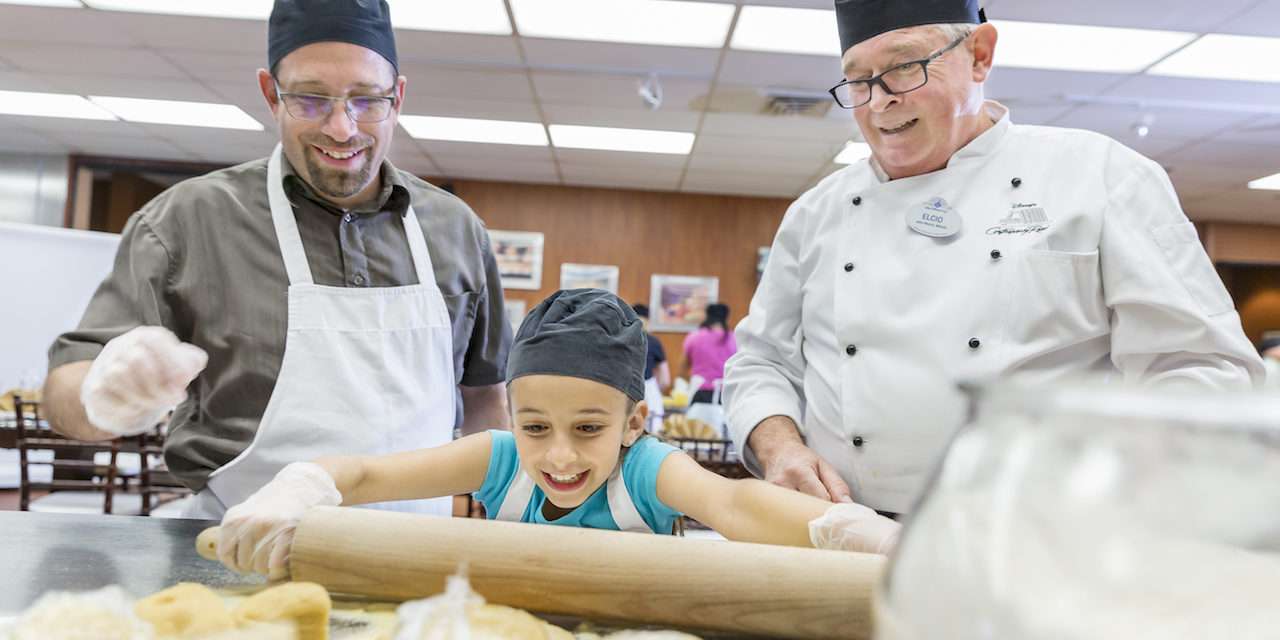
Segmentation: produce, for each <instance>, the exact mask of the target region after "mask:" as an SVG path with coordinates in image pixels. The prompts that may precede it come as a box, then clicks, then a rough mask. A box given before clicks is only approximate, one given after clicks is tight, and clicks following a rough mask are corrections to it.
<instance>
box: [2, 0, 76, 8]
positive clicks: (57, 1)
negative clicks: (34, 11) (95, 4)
mask: <svg viewBox="0 0 1280 640" xmlns="http://www.w3.org/2000/svg"><path fill="white" fill-rule="evenodd" d="M0 4H26V5H31V6H33V7H75V8H77V9H83V8H84V5H83V4H80V0H0Z"/></svg>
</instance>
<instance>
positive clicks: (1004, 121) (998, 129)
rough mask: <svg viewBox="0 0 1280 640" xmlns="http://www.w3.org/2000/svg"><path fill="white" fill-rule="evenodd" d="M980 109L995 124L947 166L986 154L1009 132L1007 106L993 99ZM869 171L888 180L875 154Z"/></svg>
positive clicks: (958, 153)
mask: <svg viewBox="0 0 1280 640" xmlns="http://www.w3.org/2000/svg"><path fill="white" fill-rule="evenodd" d="M982 110H983V112H985V113H986V114H987V117H989V118H991V120H992V121H993V122H995V125H993V126H992V127H991V128H990V129H987V130H986V131H983V132H982V133H981V134H979V135H978V137H976V138H974V139H973V140H971V141H969V144H967V145H965V146H963V147H961V148H960V150H959V151H957V152H955V154H953V155H952V156H951V159H950V160H948V161H947V166H948V167H950V166H951V165H952V163H954V162H956V161H957V160H965V159H967V158H980V157H982V156H985V155H988V154H990V153H992V152H994V151H995V150H996V148H997V147H999V146H1000V143H1001V142H1002V141H1003V140H1004V136H1005V134H1006V133H1008V132H1009V127H1010V125H1011V124H1012V122H1011V121H1010V120H1009V108H1008V107H1006V106H1004V105H1002V104H1000V103H999V102H996V101H995V100H987V101H985V102H983V103H982ZM870 160H871V171H872V172H873V173H874V174H875V176H876V179H877V180H879V181H880V182H889V174H887V173H885V171H884V169H882V168H880V163H879V162H876V159H875V156H872V157H871V159H870Z"/></svg>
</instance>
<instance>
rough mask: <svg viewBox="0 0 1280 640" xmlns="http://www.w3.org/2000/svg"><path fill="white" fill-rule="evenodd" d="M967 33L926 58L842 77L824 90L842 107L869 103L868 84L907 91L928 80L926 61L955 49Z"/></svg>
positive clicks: (890, 91)
mask: <svg viewBox="0 0 1280 640" xmlns="http://www.w3.org/2000/svg"><path fill="white" fill-rule="evenodd" d="M968 38H969V36H968V35H965V36H961V37H959V38H956V39H955V40H954V41H952V42H951V44H949V45H947V46H945V47H943V48H942V49H940V50H938V51H937V52H936V53H933V54H930V55H929V56H928V57H926V58H921V59H919V60H912V61H911V62H904V63H902V64H900V65H898V66H896V67H893V68H892V69H889V70H887V71H884V72H882V73H881V74H880V75H877V76H873V77H870V78H867V79H865V80H844V81H841V82H840V83H839V84H837V85H836V86H834V87H831V89H829V90H828V93H830V94H831V97H832V98H835V100H836V104H838V105H840V106H841V107H842V108H844V109H857V108H858V107H861V106H862V105H864V104H867V103H868V102H871V92H872V87H875V86H877V85H879V87H880V90H881V91H883V92H885V93H887V94H889V95H891V96H896V95H901V94H904V93H910V92H912V91H915V90H916V89H919V88H920V87H923V86H924V85H925V84H927V83H928V82H929V63H931V62H933V61H934V60H937V59H938V58H940V57H942V55H943V54H945V53H946V52H948V51H950V50H952V49H954V48H956V47H957V46H959V45H960V43H961V42H964V41H965V40H966V39H968Z"/></svg>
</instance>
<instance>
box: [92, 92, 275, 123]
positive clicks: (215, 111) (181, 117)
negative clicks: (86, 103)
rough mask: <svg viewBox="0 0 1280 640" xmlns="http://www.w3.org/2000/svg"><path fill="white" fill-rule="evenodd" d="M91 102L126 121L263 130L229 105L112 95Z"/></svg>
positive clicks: (251, 119) (93, 99) (242, 112)
mask: <svg viewBox="0 0 1280 640" xmlns="http://www.w3.org/2000/svg"><path fill="white" fill-rule="evenodd" d="M89 99H90V100H92V101H93V103H94V104H96V105H98V106H100V107H102V108H103V109H106V110H107V111H110V112H111V113H114V114H116V115H117V116H118V117H119V118H120V119H121V120H126V121H128V122H146V123H151V124H173V125H181V126H186V127H214V128H218V129H243V130H246V131H262V130H263V129H264V127H263V126H262V123H260V122H258V121H257V120H255V119H253V117H252V116H250V115H249V114H247V113H245V112H244V110H243V109H241V108H240V107H237V106H235V105H231V104H215V103H210V102H182V101H178V100H147V99H144V98H112V97H106V96H89Z"/></svg>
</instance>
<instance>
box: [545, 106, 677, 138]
mask: <svg viewBox="0 0 1280 640" xmlns="http://www.w3.org/2000/svg"><path fill="white" fill-rule="evenodd" d="M542 111H543V113H545V114H546V116H547V122H548V123H549V124H572V125H586V126H592V127H621V128H624V129H658V130H662V131H689V132H692V131H695V130H697V128H698V114H697V113H694V112H692V111H674V110H673V111H643V110H639V109H605V108H601V107H588V106H583V105H579V104H543V105H542Z"/></svg>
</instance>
